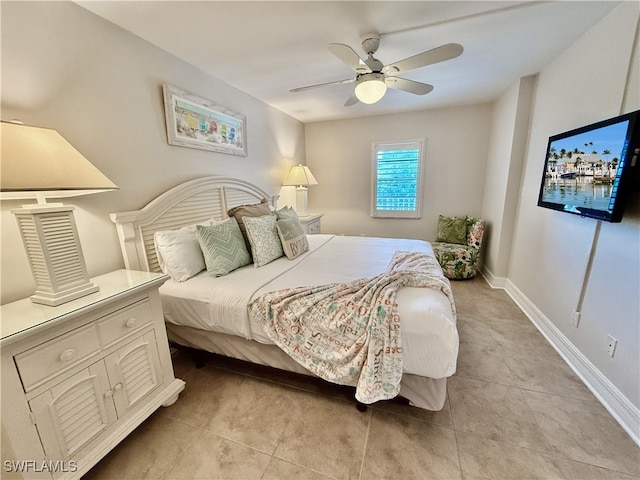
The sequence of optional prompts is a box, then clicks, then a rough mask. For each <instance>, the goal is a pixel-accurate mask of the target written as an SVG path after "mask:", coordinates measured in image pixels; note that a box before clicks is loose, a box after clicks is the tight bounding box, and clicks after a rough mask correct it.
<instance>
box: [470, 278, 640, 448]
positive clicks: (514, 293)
mask: <svg viewBox="0 0 640 480" xmlns="http://www.w3.org/2000/svg"><path fill="white" fill-rule="evenodd" d="M482 274H483V276H484V277H485V278H486V279H487V282H488V283H489V285H491V286H493V285H494V284H495V285H500V284H502V283H503V284H504V287H494V288H502V289H504V290H505V291H506V292H507V294H508V295H509V296H510V297H511V298H512V299H513V301H514V302H515V303H516V304H517V305H518V307H520V309H521V310H522V311H523V313H524V314H525V315H526V316H527V317H528V318H529V320H531V322H532V323H533V324H534V325H535V326H536V328H537V329H538V330H539V331H540V332H541V333H542V335H544V337H545V338H546V339H547V341H548V342H549V343H550V344H551V346H552V347H553V348H554V349H555V350H556V351H557V352H558V354H559V355H560V356H561V357H562V358H563V359H564V361H565V362H566V363H567V365H569V367H571V369H572V370H573V371H574V372H575V373H576V375H578V377H580V379H581V380H582V382H583V383H584V384H585V385H586V386H587V388H588V389H589V390H591V392H592V393H593V394H594V395H595V396H596V398H597V399H598V400H599V401H600V403H602V405H603V406H604V407H605V408H606V409H607V410H608V411H609V413H610V414H611V415H612V416H613V418H615V419H616V421H617V422H618V423H619V424H620V426H621V427H622V428H624V430H625V431H626V432H627V433H628V434H629V436H630V437H631V439H632V440H633V441H634V442H635V443H636V444H637V445H638V446H640V409H638V408H637V407H636V406H635V405H633V403H631V402H630V401H629V399H628V398H627V397H625V396H624V395H623V394H622V392H620V390H618V388H617V387H616V386H615V385H614V384H613V383H611V382H610V381H609V379H608V378H607V377H605V376H604V375H603V374H602V372H600V370H598V369H597V368H596V366H595V365H593V363H591V362H590V361H589V359H588V358H587V357H585V356H584V355H583V354H582V352H580V350H578V349H577V348H576V347H575V345H573V343H571V342H570V341H569V339H568V338H567V337H566V336H565V335H564V334H563V333H562V332H561V331H560V330H558V328H557V327H556V326H555V325H554V324H553V323H552V322H551V320H549V319H548V318H547V317H546V316H545V315H544V314H543V313H542V312H541V311H540V309H538V307H536V306H535V304H534V303H533V302H532V301H531V300H530V299H529V298H528V297H527V296H526V295H524V293H522V292H521V291H520V289H518V287H516V286H515V285H514V284H513V282H511V280H509V279H504V278H496V277H492V275H491V272H488V273H487V271H486V269H484V270H483V272H482ZM492 282H493V283H492Z"/></svg>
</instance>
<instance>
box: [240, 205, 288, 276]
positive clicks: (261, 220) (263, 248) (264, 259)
mask: <svg viewBox="0 0 640 480" xmlns="http://www.w3.org/2000/svg"><path fill="white" fill-rule="evenodd" d="M243 221H244V225H245V227H246V229H247V237H249V244H250V245H251V253H252V255H253V264H254V265H255V266H256V267H261V266H263V265H266V264H267V263H269V262H272V261H273V260H275V259H276V258H280V257H281V256H282V255H284V252H283V250H282V244H281V243H280V237H278V230H277V228H276V216H275V215H274V214H273V213H270V214H269V215H263V216H261V217H244V218H243Z"/></svg>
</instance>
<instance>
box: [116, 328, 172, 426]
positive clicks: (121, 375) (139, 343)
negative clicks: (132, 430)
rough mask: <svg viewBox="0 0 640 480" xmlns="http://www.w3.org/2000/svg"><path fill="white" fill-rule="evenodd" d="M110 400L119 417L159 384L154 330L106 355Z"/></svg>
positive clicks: (158, 360)
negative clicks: (112, 401)
mask: <svg viewBox="0 0 640 480" xmlns="http://www.w3.org/2000/svg"><path fill="white" fill-rule="evenodd" d="M105 363H106V367H107V372H108V375H109V381H110V383H111V388H112V389H113V400H114V402H115V405H116V411H117V413H118V416H122V415H124V414H125V413H127V412H128V411H129V410H130V409H132V408H134V407H135V406H136V405H137V404H138V403H139V402H141V401H142V400H143V399H144V398H145V397H147V396H148V395H149V394H150V393H151V392H153V391H154V390H155V389H156V388H157V387H158V386H159V385H161V384H162V370H161V368H160V358H159V355H158V347H157V343H156V338H155V333H154V332H153V331H149V332H147V333H146V334H144V335H143V336H141V337H139V338H137V339H136V340H133V341H132V342H130V343H128V344H127V345H125V346H124V347H122V348H119V349H118V350H117V351H115V352H114V353H112V354H111V355H109V356H107V357H106V358H105Z"/></svg>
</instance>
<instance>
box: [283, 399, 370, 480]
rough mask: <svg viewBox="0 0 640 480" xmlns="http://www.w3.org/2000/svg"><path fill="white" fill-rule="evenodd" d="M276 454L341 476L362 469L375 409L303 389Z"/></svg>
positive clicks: (354, 475) (353, 475)
mask: <svg viewBox="0 0 640 480" xmlns="http://www.w3.org/2000/svg"><path fill="white" fill-rule="evenodd" d="M302 393H303V395H302V396H301V397H299V400H298V407H299V408H297V409H296V411H295V415H294V416H293V417H292V419H291V422H289V425H288V426H287V428H286V430H285V432H284V435H283V438H282V440H281V441H280V443H279V444H278V447H277V448H276V451H275V453H274V457H276V458H280V459H282V460H287V461H289V462H291V463H294V464H296V465H301V466H304V467H307V468H309V469H311V470H314V471H316V472H320V473H322V474H323V475H327V476H330V477H334V478H338V479H356V478H358V475H359V472H360V466H361V463H362V456H363V453H364V445H365V441H366V438H367V429H368V426H369V418H370V416H371V411H372V409H368V411H367V412H364V413H362V412H359V411H358V410H357V409H356V408H355V406H354V404H352V403H350V402H345V401H342V400H337V399H334V398H327V397H323V396H319V395H315V394H311V393H306V392H302Z"/></svg>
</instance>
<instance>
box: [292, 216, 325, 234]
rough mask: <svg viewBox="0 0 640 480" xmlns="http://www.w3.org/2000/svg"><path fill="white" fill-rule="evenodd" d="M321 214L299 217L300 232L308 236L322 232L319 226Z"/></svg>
mask: <svg viewBox="0 0 640 480" xmlns="http://www.w3.org/2000/svg"><path fill="white" fill-rule="evenodd" d="M322 215H323V214H322V213H310V214H308V215H300V216H299V217H298V218H299V219H300V225H302V230H304V233H306V234H308V235H315V234H317V233H321V232H322V227H321V224H320V219H321V218H322Z"/></svg>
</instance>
